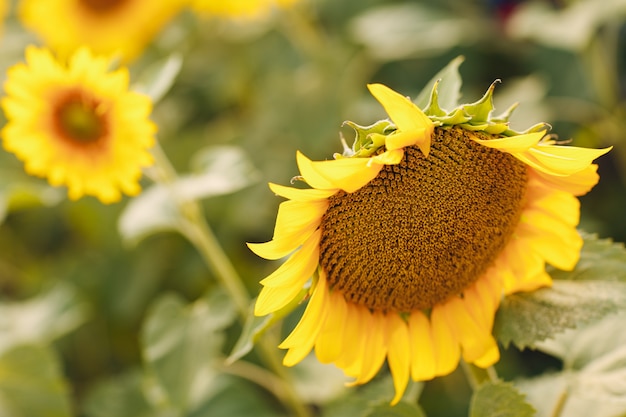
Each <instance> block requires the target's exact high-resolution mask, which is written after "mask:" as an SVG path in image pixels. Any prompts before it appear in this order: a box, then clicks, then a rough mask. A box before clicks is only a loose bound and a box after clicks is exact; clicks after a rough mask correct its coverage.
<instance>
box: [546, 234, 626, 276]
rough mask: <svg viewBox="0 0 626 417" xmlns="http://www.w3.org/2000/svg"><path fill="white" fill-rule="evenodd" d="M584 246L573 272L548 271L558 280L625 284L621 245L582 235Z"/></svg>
mask: <svg viewBox="0 0 626 417" xmlns="http://www.w3.org/2000/svg"><path fill="white" fill-rule="evenodd" d="M582 236H583V239H584V242H585V244H584V246H583V248H582V251H581V253H580V260H579V261H578V264H577V265H576V268H574V270H573V271H560V270H556V269H552V270H550V271H549V272H550V275H551V276H552V278H554V279H558V280H576V281H620V282H626V249H625V248H624V244H623V243H615V242H613V241H612V240H611V239H598V237H597V235H592V234H587V233H582Z"/></svg>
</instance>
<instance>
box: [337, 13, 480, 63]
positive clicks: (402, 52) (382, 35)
mask: <svg viewBox="0 0 626 417" xmlns="http://www.w3.org/2000/svg"><path fill="white" fill-rule="evenodd" d="M348 29H349V32H350V35H351V36H352V38H353V39H354V40H355V41H356V42H358V43H360V44H362V45H364V47H365V48H366V50H367V52H368V53H369V55H371V56H372V57H373V58H375V59H378V60H381V61H391V60H397V59H406V58H409V57H411V58H413V57H429V56H438V55H441V54H442V53H444V52H445V51H447V50H449V49H452V48H455V47H459V46H460V45H463V44H465V43H468V42H471V41H472V39H476V37H479V36H480V34H481V32H483V31H484V28H482V27H480V25H476V23H475V22H473V21H472V20H471V19H470V18H468V17H465V16H463V15H460V14H459V15H452V14H449V13H445V12H444V11H443V10H442V9H441V8H435V7H431V6H428V5H425V4H423V3H399V4H389V5H387V4H385V5H382V6H379V7H375V8H369V9H367V10H365V12H363V13H361V14H360V15H358V16H356V17H355V18H354V19H353V20H352V21H351V22H350V24H349V26H348Z"/></svg>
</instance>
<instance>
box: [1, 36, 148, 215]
mask: <svg viewBox="0 0 626 417" xmlns="http://www.w3.org/2000/svg"><path fill="white" fill-rule="evenodd" d="M109 64H110V61H109V60H108V59H106V58H103V57H96V56H93V55H92V54H91V53H90V52H89V51H88V50H87V49H86V48H81V49H79V50H78V51H77V52H76V53H75V54H74V55H72V56H71V57H70V59H69V61H68V62H67V64H65V63H62V62H59V61H57V60H56V59H55V57H54V56H53V55H52V54H51V53H50V51H49V50H47V49H39V48H35V47H32V46H30V47H28V48H27V49H26V63H25V64H24V63H20V64H17V65H15V66H13V67H12V68H10V69H9V70H8V73H7V81H6V82H5V85H4V88H5V91H6V94H7V96H6V97H4V98H3V99H2V102H1V106H2V109H3V110H4V112H5V114H6V117H7V121H8V122H7V125H6V126H5V127H4V128H3V130H2V137H3V145H4V147H5V149H6V150H7V151H9V152H12V153H14V154H15V155H16V156H17V157H18V158H19V159H20V160H22V161H24V164H25V170H26V171H27V172H28V173H29V174H31V175H36V176H40V177H47V178H48V181H49V182H50V184H52V185H55V186H58V185H66V186H67V187H68V193H69V197H70V198H71V199H73V200H74V199H78V198H80V197H81V196H83V195H93V196H96V197H98V198H99V199H100V200H101V201H102V202H103V203H111V202H115V201H118V200H119V199H120V198H121V193H122V192H123V193H125V194H128V195H136V194H138V193H139V192H140V190H141V189H140V186H139V184H138V181H139V179H140V178H141V175H142V171H141V169H142V167H146V166H149V165H150V164H151V163H152V157H151V155H150V153H149V152H148V148H149V147H151V146H152V145H153V143H154V133H155V131H156V127H155V125H154V124H153V123H152V122H151V121H150V120H149V119H148V117H149V115H150V111H151V109H152V103H151V101H150V99H149V98H148V97H146V96H143V95H140V94H137V93H134V92H131V91H128V71H127V70H126V69H125V68H122V69H118V70H115V71H110V70H109Z"/></svg>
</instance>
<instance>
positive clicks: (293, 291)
mask: <svg viewBox="0 0 626 417" xmlns="http://www.w3.org/2000/svg"><path fill="white" fill-rule="evenodd" d="M302 285H304V282H303V283H302ZM302 285H299V286H296V285H292V286H285V287H264V288H262V289H261V292H259V296H258V297H257V300H256V303H255V304H254V315H255V316H266V315H268V314H270V313H273V312H275V311H278V310H280V309H281V308H283V307H285V306H286V305H287V304H289V303H290V302H291V301H292V300H293V299H294V298H295V297H296V296H297V295H298V294H299V293H300V291H301V290H302Z"/></svg>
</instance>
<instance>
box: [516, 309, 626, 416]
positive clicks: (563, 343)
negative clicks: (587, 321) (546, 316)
mask: <svg viewBox="0 0 626 417" xmlns="http://www.w3.org/2000/svg"><path fill="white" fill-rule="evenodd" d="M625 320H626V313H624V312H623V311H622V312H620V313H619V314H612V315H609V316H607V317H605V318H604V319H602V320H600V321H598V322H596V323H593V324H591V325H589V326H583V327H581V328H578V329H575V330H569V331H567V332H564V333H562V334H559V335H557V336H555V337H554V338H553V339H550V340H546V341H544V342H541V343H539V344H538V349H540V350H542V351H544V352H547V353H550V354H552V355H554V356H556V357H558V358H560V359H562V360H563V371H562V372H558V373H553V374H549V375H542V376H540V377H536V378H531V379H525V380H521V381H518V382H517V385H518V386H519V387H520V389H521V390H523V391H524V392H526V393H527V395H528V400H529V401H531V402H532V403H533V404H535V407H537V409H538V410H539V411H540V412H541V415H553V413H554V410H555V409H557V407H560V408H561V412H560V415H561V416H567V417H587V416H594V417H614V416H623V415H626V384H624V381H626V331H624V321H625Z"/></svg>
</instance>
